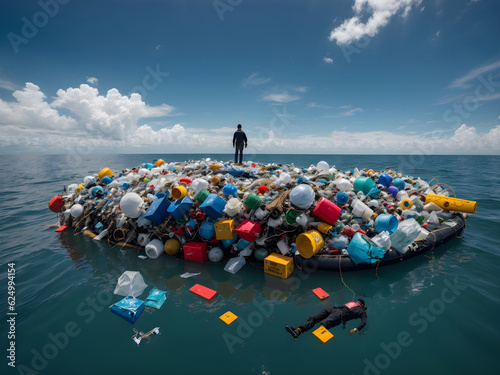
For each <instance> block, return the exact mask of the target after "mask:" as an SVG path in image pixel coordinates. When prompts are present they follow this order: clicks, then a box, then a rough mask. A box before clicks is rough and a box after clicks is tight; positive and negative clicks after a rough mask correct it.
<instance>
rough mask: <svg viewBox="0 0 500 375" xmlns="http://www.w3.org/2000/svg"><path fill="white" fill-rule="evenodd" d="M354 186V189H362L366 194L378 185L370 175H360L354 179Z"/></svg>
mask: <svg viewBox="0 0 500 375" xmlns="http://www.w3.org/2000/svg"><path fill="white" fill-rule="evenodd" d="M353 188H354V191H362V192H363V194H365V195H366V194H368V193H369V192H370V190H371V189H373V188H376V185H375V182H373V180H372V179H371V178H370V177H358V178H357V179H356V180H355V181H354V185H353Z"/></svg>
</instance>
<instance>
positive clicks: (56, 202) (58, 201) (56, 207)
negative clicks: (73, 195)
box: [49, 195, 64, 214]
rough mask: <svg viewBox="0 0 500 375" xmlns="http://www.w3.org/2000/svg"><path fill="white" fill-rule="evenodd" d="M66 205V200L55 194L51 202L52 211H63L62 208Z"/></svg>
mask: <svg viewBox="0 0 500 375" xmlns="http://www.w3.org/2000/svg"><path fill="white" fill-rule="evenodd" d="M63 206H64V201H63V198H62V197H60V196H57V195H56V196H55V197H54V198H52V199H51V200H50V202H49V209H50V210H51V211H52V212H55V213H56V214H57V213H58V212H59V211H61V209H62V208H63Z"/></svg>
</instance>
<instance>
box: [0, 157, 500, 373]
mask: <svg viewBox="0 0 500 375" xmlns="http://www.w3.org/2000/svg"><path fill="white" fill-rule="evenodd" d="M206 156H210V157H212V158H213V159H214V158H215V159H218V160H229V159H230V158H231V155H93V154H92V155H83V156H82V155H77V154H74V155H49V156H46V155H44V156H1V160H2V168H0V181H1V185H0V223H1V225H0V228H1V230H0V244H1V245H0V246H1V247H0V249H1V251H0V290H1V296H2V298H0V315H1V319H2V323H1V327H2V328H1V332H0V347H1V349H2V353H4V354H3V355H2V356H1V360H0V361H2V363H1V364H0V366H1V368H2V370H1V373H2V374H72V375H77V374H138V373H146V372H147V373H169V374H233V373H238V374H272V375H275V374H311V373H312V374H323V373H338V374H403V373H405V374H420V373H425V374H442V373H446V374H470V373H473V374H477V373H483V374H492V373H499V370H500V356H499V353H500V324H499V316H500V303H499V302H500V234H499V233H500V232H499V228H500V218H499V217H500V199H499V197H498V187H499V186H500V167H499V165H500V157H497V156H427V155H425V156H422V155H420V156H417V155H413V156H395V155H387V156H381V155H377V156H372V155H257V156H253V157H252V159H253V160H255V161H260V162H266V163H267V162H278V163H294V164H295V165H296V166H299V167H307V166H309V165H310V164H316V163H317V162H318V161H320V160H325V161H327V162H328V163H330V165H335V166H336V167H337V168H338V169H342V170H347V169H352V168H354V167H358V168H365V167H367V168H373V169H383V168H386V167H387V166H392V167H393V168H394V169H396V170H398V171H400V172H403V173H404V174H408V175H413V176H415V177H416V176H419V177H421V178H423V179H425V180H427V181H430V180H431V179H432V178H437V179H438V180H439V182H442V183H446V184H448V185H450V186H451V187H452V188H453V189H454V191H455V192H456V195H457V197H460V198H464V199H470V200H476V201H477V202H478V208H477V213H476V214H475V215H472V216H470V218H469V219H468V221H467V226H466V230H465V234H464V236H463V237H462V238H460V239H458V238H457V239H454V240H452V241H450V242H449V243H447V244H446V245H443V246H441V247H439V248H437V249H435V250H434V251H433V252H430V253H428V254H426V255H425V256H421V257H416V258H413V259H410V260H407V261H405V262H402V263H400V264H396V265H392V266H388V267H381V268H379V269H378V271H377V272H375V270H369V271H363V272H351V273H343V274H342V277H341V275H340V274H339V273H331V272H323V271H317V272H314V273H311V274H302V273H300V272H296V273H295V274H293V275H292V276H291V277H290V278H289V279H287V280H281V279H278V278H275V277H272V276H269V275H266V274H264V272H263V268H262V265H261V264H258V263H252V264H247V265H246V266H245V267H244V268H243V269H242V270H241V271H240V272H238V273H237V274H236V275H231V274H229V273H227V272H225V271H224V270H223V266H222V265H211V264H197V263H193V262H182V261H179V260H177V259H174V258H171V257H167V256H162V257H160V258H159V259H157V260H150V259H147V260H141V259H139V258H138V253H137V250H135V249H131V248H123V249H121V248H119V247H110V246H108V244H107V243H106V242H96V241H93V240H91V239H89V238H87V237H86V236H84V235H75V234H74V232H73V231H71V230H69V231H65V232H63V233H61V234H59V233H55V232H54V229H55V228H53V227H49V226H50V225H53V224H55V223H56V220H57V218H56V215H55V214H54V213H52V212H51V211H49V210H48V207H47V203H48V201H49V200H50V199H51V198H52V197H53V196H54V195H56V194H58V193H60V192H61V191H62V189H63V186H64V185H68V184H71V183H73V182H74V181H75V180H74V178H78V179H82V178H83V177H84V176H86V175H87V174H90V173H96V172H98V171H99V170H100V169H102V168H103V167H110V168H111V169H112V170H119V169H123V168H131V167H135V166H138V165H140V164H141V163H145V162H151V161H152V160H153V159H154V158H160V157H161V158H163V159H164V160H166V161H184V160H187V159H197V158H200V157H206ZM11 263H15V266H14V268H15V313H17V315H15V316H14V317H15V326H13V327H14V328H15V331H9V330H10V329H11V325H10V322H9V321H8V319H10V318H12V316H13V315H8V313H9V310H8V308H9V305H8V296H9V295H8V269H9V268H11V267H9V265H8V264H11ZM126 270H134V271H140V272H141V274H142V275H143V276H144V280H145V282H146V283H147V284H148V285H149V287H148V288H147V289H146V291H145V292H144V293H143V294H142V295H141V296H140V297H141V298H143V299H144V298H145V297H146V296H147V293H148V292H149V290H150V289H151V288H152V287H153V286H156V287H158V288H159V289H162V290H166V291H168V298H167V300H166V301H165V303H164V305H163V307H162V308H161V309H160V310H155V309H153V308H147V309H146V310H145V311H144V312H143V314H142V315H141V316H140V317H139V319H138V321H137V322H136V323H135V324H134V325H131V324H129V323H127V322H126V321H125V320H123V319H121V318H119V317H118V316H116V315H114V314H112V313H111V312H110V311H109V306H110V305H111V304H113V303H114V302H117V301H118V300H119V299H121V297H119V296H116V295H113V290H114V287H115V285H116V282H117V279H118V277H119V276H120V275H121V274H122V273H123V272H124V271H126ZM184 272H201V274H200V275H199V276H197V277H194V278H190V279H182V278H180V277H179V275H180V274H182V273H184ZM342 278H343V279H342ZM195 283H200V284H202V285H205V286H207V287H210V288H212V289H215V290H217V291H218V293H219V295H218V296H217V298H216V299H215V300H214V301H213V302H211V303H208V302H206V301H204V300H202V299H201V298H198V297H196V296H194V295H192V294H191V293H190V292H189V288H190V287H191V286H192V285H194V284H195ZM317 287H321V288H323V289H324V290H325V291H327V292H328V293H329V294H330V297H329V298H328V299H326V300H325V301H320V300H319V299H317V298H316V297H315V296H314V294H313V293H312V292H311V290H312V289H314V288H317ZM351 290H352V291H354V293H355V296H356V298H359V297H363V298H364V299H365V301H366V305H367V307H368V310H367V313H368V322H367V326H366V327H365V328H364V329H363V330H362V332H361V333H359V334H355V335H353V336H348V335H347V332H348V330H349V329H351V328H353V327H354V326H355V325H357V322H359V321H354V322H349V323H348V324H347V327H346V329H343V328H342V327H341V326H339V327H336V328H334V329H332V330H331V331H332V333H333V334H334V338H333V339H332V340H330V341H329V342H328V343H326V344H322V343H321V342H320V341H319V340H318V339H316V338H315V337H314V336H313V335H312V333H311V332H308V333H306V334H304V335H302V336H301V337H300V338H299V340H297V341H293V340H292V339H291V337H290V336H289V334H287V333H286V332H285V330H284V326H285V325H299V324H300V323H302V322H303V321H304V320H305V319H307V317H308V316H309V315H311V314H314V313H316V312H318V311H320V310H321V309H323V308H325V307H329V306H331V305H334V304H337V305H341V304H344V303H345V302H348V301H351V299H352V298H353V292H351ZM228 310H230V311H232V312H233V313H235V314H236V315H237V316H238V317H239V318H238V320H236V321H235V322H234V323H233V324H232V325H230V326H227V325H225V324H224V323H223V322H222V321H221V320H220V319H219V316H220V315H222V314H223V313H225V312H226V311H228ZM157 326H159V327H160V331H161V335H159V336H152V337H151V340H150V341H149V342H148V341H143V342H142V343H141V344H140V346H137V345H136V344H135V343H134V342H133V341H132V340H131V337H132V335H133V330H132V329H133V328H137V329H138V330H140V331H144V332H146V331H149V330H151V329H152V328H154V327H157ZM9 332H11V333H15V338H14V339H12V340H11V339H9V338H8V334H9ZM10 341H14V342H15V345H14V346H15V366H16V367H15V368H13V367H10V366H9V365H8V363H9V362H10V361H11V359H8V358H7V355H9V350H8V349H9V347H10V346H11V345H10ZM6 353H7V355H6Z"/></svg>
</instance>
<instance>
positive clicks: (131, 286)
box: [113, 271, 147, 297]
mask: <svg viewBox="0 0 500 375" xmlns="http://www.w3.org/2000/svg"><path fill="white" fill-rule="evenodd" d="M146 288H147V284H146V283H145V282H144V279H143V278H142V275H141V273H140V272H137V271H125V272H124V273H123V274H122V275H121V276H120V278H119V279H118V283H117V284H116V288H115V291H114V292H113V293H114V294H118V295H120V296H132V297H137V296H140V295H141V294H142V292H144V289H146Z"/></svg>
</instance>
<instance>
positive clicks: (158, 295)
mask: <svg viewBox="0 0 500 375" xmlns="http://www.w3.org/2000/svg"><path fill="white" fill-rule="evenodd" d="M166 294H167V292H164V291H163V290H160V289H158V288H156V287H154V288H153V289H152V290H151V292H149V295H148V298H146V301H144V304H145V305H146V306H152V307H154V308H156V309H159V308H161V306H162V305H163V302H165V300H166V299H167V296H166Z"/></svg>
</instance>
